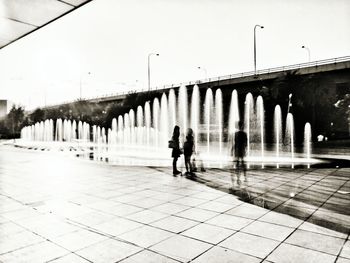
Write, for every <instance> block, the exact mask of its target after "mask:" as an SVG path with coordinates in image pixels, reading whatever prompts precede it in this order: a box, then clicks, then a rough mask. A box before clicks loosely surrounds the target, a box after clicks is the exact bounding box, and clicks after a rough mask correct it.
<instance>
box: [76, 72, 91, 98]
mask: <svg viewBox="0 0 350 263" xmlns="http://www.w3.org/2000/svg"><path fill="white" fill-rule="evenodd" d="M87 74H88V75H90V74H91V72H88V73H87ZM79 86H80V90H79V94H80V95H79V96H80V100H81V99H82V89H83V87H82V86H83V74H80V85H79Z"/></svg>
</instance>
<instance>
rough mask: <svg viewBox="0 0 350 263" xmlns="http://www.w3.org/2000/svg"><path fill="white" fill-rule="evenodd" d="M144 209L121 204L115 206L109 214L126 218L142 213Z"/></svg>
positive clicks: (110, 209)
mask: <svg viewBox="0 0 350 263" xmlns="http://www.w3.org/2000/svg"><path fill="white" fill-rule="evenodd" d="M142 210H143V208H140V207H136V206H133V205H127V204H119V205H116V206H113V207H111V208H109V210H108V213H110V214H113V215H116V216H126V215H130V214H133V213H136V212H140V211H142Z"/></svg>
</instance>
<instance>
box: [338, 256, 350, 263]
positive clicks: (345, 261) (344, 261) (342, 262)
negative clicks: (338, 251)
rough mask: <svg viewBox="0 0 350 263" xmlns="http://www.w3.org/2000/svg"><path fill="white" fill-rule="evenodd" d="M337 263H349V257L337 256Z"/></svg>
mask: <svg viewBox="0 0 350 263" xmlns="http://www.w3.org/2000/svg"><path fill="white" fill-rule="evenodd" d="M337 263H350V259H347V258H341V257H339V258H338V259H337Z"/></svg>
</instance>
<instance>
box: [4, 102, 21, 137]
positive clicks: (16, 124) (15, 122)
mask: <svg viewBox="0 0 350 263" xmlns="http://www.w3.org/2000/svg"><path fill="white" fill-rule="evenodd" d="M23 122H24V108H22V107H21V106H18V107H16V105H13V106H12V108H11V110H10V112H9V114H7V116H6V121H5V125H6V126H7V128H8V129H9V131H10V134H12V137H13V138H16V137H19V135H20V132H21V129H22V127H23Z"/></svg>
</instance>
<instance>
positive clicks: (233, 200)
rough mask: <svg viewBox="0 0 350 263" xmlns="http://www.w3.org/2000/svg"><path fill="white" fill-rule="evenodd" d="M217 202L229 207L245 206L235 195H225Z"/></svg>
mask: <svg viewBox="0 0 350 263" xmlns="http://www.w3.org/2000/svg"><path fill="white" fill-rule="evenodd" d="M215 201H216V202H220V203H224V204H228V205H241V204H244V202H243V201H241V200H239V199H238V197H237V196H234V195H224V196H222V197H219V198H217V199H215Z"/></svg>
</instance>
